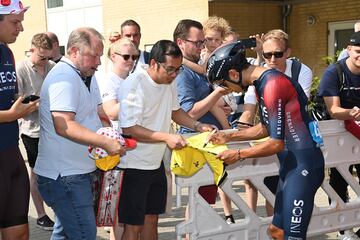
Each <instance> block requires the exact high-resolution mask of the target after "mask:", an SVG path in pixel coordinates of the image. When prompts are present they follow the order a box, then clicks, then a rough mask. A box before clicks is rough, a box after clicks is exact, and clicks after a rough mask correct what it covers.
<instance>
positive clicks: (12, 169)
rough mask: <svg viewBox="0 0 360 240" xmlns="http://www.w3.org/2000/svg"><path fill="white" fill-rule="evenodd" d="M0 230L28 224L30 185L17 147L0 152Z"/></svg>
mask: <svg viewBox="0 0 360 240" xmlns="http://www.w3.org/2000/svg"><path fill="white" fill-rule="evenodd" d="M0 193H1V194H0V228H8V227H12V226H18V225H22V224H26V223H28V211H29V199H30V185H29V176H28V173H27V170H26V166H25V163H24V159H23V158H22V156H21V153H20V150H19V147H18V146H17V145H16V146H12V147H9V148H8V149H6V150H1V151H0Z"/></svg>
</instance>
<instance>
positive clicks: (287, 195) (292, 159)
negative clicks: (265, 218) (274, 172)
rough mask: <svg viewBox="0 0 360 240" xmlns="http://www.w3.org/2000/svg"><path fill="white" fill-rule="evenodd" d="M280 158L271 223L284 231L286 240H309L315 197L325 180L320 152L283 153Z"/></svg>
mask: <svg viewBox="0 0 360 240" xmlns="http://www.w3.org/2000/svg"><path fill="white" fill-rule="evenodd" d="M278 157H279V161H280V171H279V173H280V177H279V185H278V187H277V192H276V199H275V209H274V217H273V221H272V223H273V224H274V225H275V226H277V227H279V228H281V229H283V230H284V231H285V239H289V237H290V236H291V237H293V239H306V232H307V228H308V225H309V222H310V219H311V214H312V210H313V207H314V196H315V193H316V191H317V189H318V188H319V187H320V185H321V183H322V182H323V179H324V161H323V157H322V153H321V150H320V149H319V148H316V149H303V150H298V151H291V152H290V151H284V152H282V153H280V154H278ZM321 159H322V161H321ZM315 162H316V164H314V163H315ZM290 239H291V238H290Z"/></svg>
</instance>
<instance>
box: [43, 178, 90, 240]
mask: <svg viewBox="0 0 360 240" xmlns="http://www.w3.org/2000/svg"><path fill="white" fill-rule="evenodd" d="M91 183H92V173H88V174H79V175H71V176H66V177H60V176H59V177H58V178H57V179H56V180H53V179H50V178H47V177H42V176H38V188H39V192H40V194H41V196H42V197H43V199H44V201H45V202H46V204H47V205H48V206H49V207H51V208H52V209H53V210H54V212H55V215H56V217H55V225H54V230H53V233H52V236H51V240H63V239H71V240H80V239H89V240H94V239H96V223H95V213H94V207H93V195H92V190H91Z"/></svg>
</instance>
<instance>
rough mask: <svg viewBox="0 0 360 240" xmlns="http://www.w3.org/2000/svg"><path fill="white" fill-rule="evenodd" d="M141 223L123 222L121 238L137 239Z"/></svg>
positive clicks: (141, 227) (122, 239)
mask: <svg viewBox="0 0 360 240" xmlns="http://www.w3.org/2000/svg"><path fill="white" fill-rule="evenodd" d="M142 229H143V225H130V224H124V233H123V235H122V238H121V240H139V236H140V233H141V232H142Z"/></svg>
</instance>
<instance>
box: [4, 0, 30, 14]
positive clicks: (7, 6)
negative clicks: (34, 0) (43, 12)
mask: <svg viewBox="0 0 360 240" xmlns="http://www.w3.org/2000/svg"><path fill="white" fill-rule="evenodd" d="M28 8H29V7H24V6H23V5H22V3H21V1H20V0H0V14H19V13H22V12H25V11H26V10H28Z"/></svg>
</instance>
